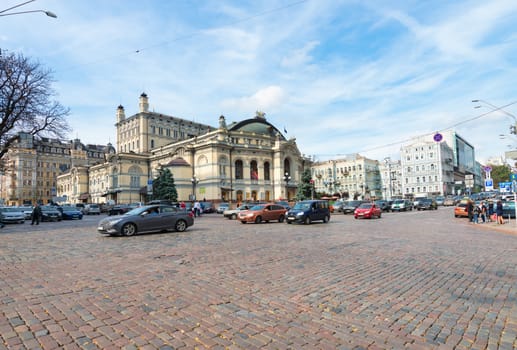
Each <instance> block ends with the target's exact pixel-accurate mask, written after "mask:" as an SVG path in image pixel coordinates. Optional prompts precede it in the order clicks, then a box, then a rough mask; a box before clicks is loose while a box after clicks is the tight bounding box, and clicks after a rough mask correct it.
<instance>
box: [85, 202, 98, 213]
mask: <svg viewBox="0 0 517 350" xmlns="http://www.w3.org/2000/svg"><path fill="white" fill-rule="evenodd" d="M83 213H84V214H85V215H101V207H100V205H98V204H95V203H92V204H86V205H85V206H84V210H83Z"/></svg>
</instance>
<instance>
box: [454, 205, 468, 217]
mask: <svg viewBox="0 0 517 350" xmlns="http://www.w3.org/2000/svg"><path fill="white" fill-rule="evenodd" d="M468 216H469V213H468V212H467V203H466V202H460V203H458V204H456V206H455V207H454V217H456V218H461V217H463V218H468Z"/></svg>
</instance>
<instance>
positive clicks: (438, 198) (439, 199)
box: [434, 196, 445, 205]
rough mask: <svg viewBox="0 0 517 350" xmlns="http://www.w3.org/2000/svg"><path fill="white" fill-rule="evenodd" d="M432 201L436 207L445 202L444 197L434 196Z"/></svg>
mask: <svg viewBox="0 0 517 350" xmlns="http://www.w3.org/2000/svg"><path fill="white" fill-rule="evenodd" d="M434 200H435V201H436V204H437V205H443V203H444V202H445V197H444V196H436V197H435V198H434Z"/></svg>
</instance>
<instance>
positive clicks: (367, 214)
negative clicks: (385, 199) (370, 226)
mask: <svg viewBox="0 0 517 350" xmlns="http://www.w3.org/2000/svg"><path fill="white" fill-rule="evenodd" d="M381 215H382V211H381V208H379V207H378V206H377V205H376V204H375V203H363V204H361V205H360V206H358V207H357V208H356V209H355V211H354V218H355V219H359V218H361V219H373V218H379V219H380V218H381Z"/></svg>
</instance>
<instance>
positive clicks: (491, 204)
mask: <svg viewBox="0 0 517 350" xmlns="http://www.w3.org/2000/svg"><path fill="white" fill-rule="evenodd" d="M493 215H494V201H493V200H491V199H490V200H488V222H491V221H492V217H493ZM494 221H495V220H494Z"/></svg>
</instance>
